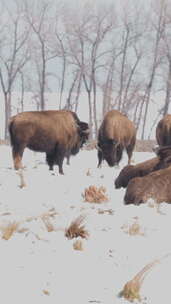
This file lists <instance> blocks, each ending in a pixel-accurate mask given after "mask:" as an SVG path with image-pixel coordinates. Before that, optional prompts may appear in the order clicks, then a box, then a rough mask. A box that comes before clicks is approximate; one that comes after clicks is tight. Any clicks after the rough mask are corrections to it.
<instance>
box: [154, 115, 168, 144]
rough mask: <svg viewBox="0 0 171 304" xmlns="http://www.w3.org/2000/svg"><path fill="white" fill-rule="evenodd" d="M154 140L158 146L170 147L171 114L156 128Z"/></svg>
mask: <svg viewBox="0 0 171 304" xmlns="http://www.w3.org/2000/svg"><path fill="white" fill-rule="evenodd" d="M156 140H157V143H158V145H159V146H168V145H171V114H167V115H165V116H164V118H162V119H161V120H160V121H159V122H158V124H157V127H156Z"/></svg>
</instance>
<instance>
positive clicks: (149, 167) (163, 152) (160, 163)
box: [115, 146, 171, 189]
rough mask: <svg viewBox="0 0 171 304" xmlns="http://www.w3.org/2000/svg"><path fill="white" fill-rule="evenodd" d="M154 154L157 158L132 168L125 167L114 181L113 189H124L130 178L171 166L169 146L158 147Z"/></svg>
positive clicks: (170, 147) (130, 166) (170, 149)
mask: <svg viewBox="0 0 171 304" xmlns="http://www.w3.org/2000/svg"><path fill="white" fill-rule="evenodd" d="M155 153H156V154H157V157H154V158H152V159H149V160H146V161H144V162H142V163H139V164H137V165H134V166H133V165H128V166H125V167H124V168H123V169H122V170H121V172H120V173H119V175H118V177H117V178H116V180H115V188H117V189H119V188H121V187H123V188H126V187H127V185H128V183H129V181H130V180H131V179H132V178H134V177H142V176H145V175H147V174H149V173H151V172H153V171H157V170H160V169H164V168H167V167H169V166H170V165H171V146H166V147H158V148H156V149H155Z"/></svg>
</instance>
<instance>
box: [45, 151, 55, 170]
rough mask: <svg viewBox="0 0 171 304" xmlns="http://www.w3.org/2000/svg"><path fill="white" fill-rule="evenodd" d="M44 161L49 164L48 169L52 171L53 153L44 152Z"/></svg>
mask: <svg viewBox="0 0 171 304" xmlns="http://www.w3.org/2000/svg"><path fill="white" fill-rule="evenodd" d="M46 162H47V164H48V166H49V170H51V171H52V170H53V166H54V163H55V157H54V153H46Z"/></svg>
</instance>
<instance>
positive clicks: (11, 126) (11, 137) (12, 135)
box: [8, 119, 15, 146]
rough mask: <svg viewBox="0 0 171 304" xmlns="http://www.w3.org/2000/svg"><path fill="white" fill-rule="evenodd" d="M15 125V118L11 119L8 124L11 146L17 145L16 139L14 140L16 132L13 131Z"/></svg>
mask: <svg viewBox="0 0 171 304" xmlns="http://www.w3.org/2000/svg"><path fill="white" fill-rule="evenodd" d="M13 126H14V120H13V119H11V120H10V121H9V124H8V131H9V135H10V142H11V146H14V145H15V140H14V133H13V128H14V127H13Z"/></svg>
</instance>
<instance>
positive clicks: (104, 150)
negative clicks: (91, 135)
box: [98, 139, 123, 167]
mask: <svg viewBox="0 0 171 304" xmlns="http://www.w3.org/2000/svg"><path fill="white" fill-rule="evenodd" d="M98 150H99V151H100V154H101V158H102V159H105V160H106V161H107V163H108V165H109V166H110V167H113V166H115V165H117V164H118V163H119V162H120V160H121V158H122V151H123V148H122V146H121V145H120V144H119V143H118V142H116V141H115V140H113V139H108V140H105V141H99V142H98ZM98 157H99V155H98Z"/></svg>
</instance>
